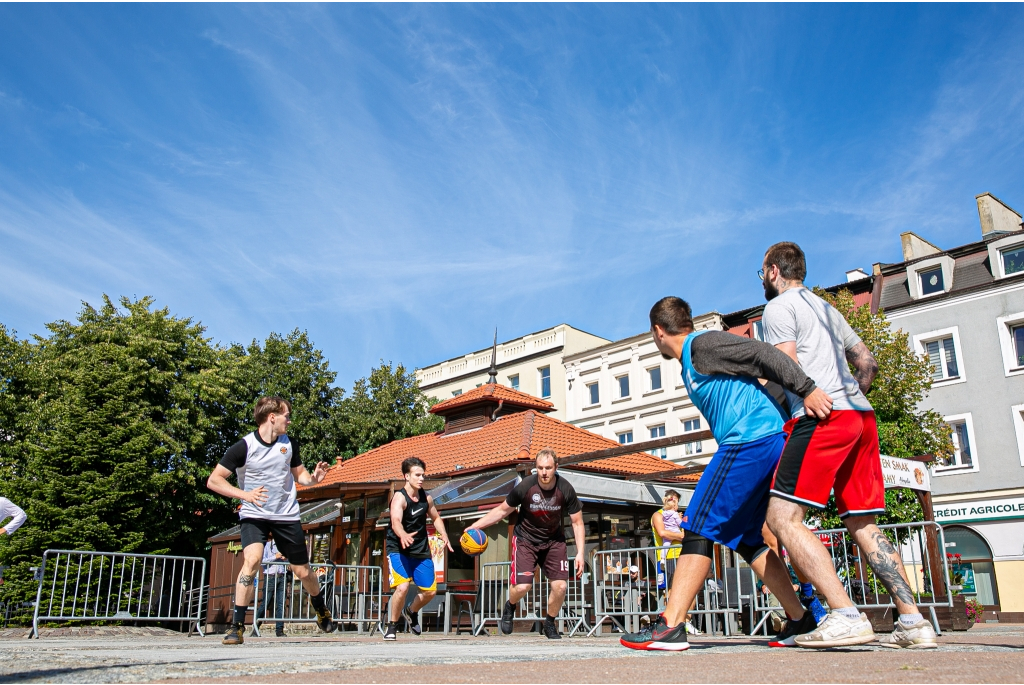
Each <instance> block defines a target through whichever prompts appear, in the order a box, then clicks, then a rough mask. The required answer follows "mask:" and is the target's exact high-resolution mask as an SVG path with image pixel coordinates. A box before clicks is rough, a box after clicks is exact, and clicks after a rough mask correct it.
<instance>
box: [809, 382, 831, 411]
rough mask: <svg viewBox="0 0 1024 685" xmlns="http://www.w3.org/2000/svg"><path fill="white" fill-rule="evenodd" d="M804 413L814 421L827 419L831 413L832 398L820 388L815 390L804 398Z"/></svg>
mask: <svg viewBox="0 0 1024 685" xmlns="http://www.w3.org/2000/svg"><path fill="white" fill-rule="evenodd" d="M804 411H806V412H807V414H808V415H810V416H813V417H814V418H816V419H827V418H828V415H829V414H831V413H832V398H831V397H829V396H828V393H826V392H825V391H824V390H822V389H821V388H815V389H814V391H813V392H811V394H810V395H808V396H807V397H805V398H804Z"/></svg>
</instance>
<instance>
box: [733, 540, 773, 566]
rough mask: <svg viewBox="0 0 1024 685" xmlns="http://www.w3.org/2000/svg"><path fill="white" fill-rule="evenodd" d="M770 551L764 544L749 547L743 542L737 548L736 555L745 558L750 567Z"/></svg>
mask: <svg viewBox="0 0 1024 685" xmlns="http://www.w3.org/2000/svg"><path fill="white" fill-rule="evenodd" d="M769 549H770V548H769V547H768V545H766V544H764V543H763V542H762V543H761V544H760V545H748V544H746V543H743V542H741V543H740V544H738V545H737V546H736V553H737V554H739V555H740V556H741V557H743V561H745V562H747V566H750V565H751V564H753V563H754V561H755V560H756V559H757V558H758V557H760V556H761V555H762V554H764V553H765V552H767V551H768V550H769Z"/></svg>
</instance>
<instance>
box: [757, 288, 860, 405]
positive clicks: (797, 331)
mask: <svg viewBox="0 0 1024 685" xmlns="http://www.w3.org/2000/svg"><path fill="white" fill-rule="evenodd" d="M761 323H762V325H763V326H764V339H765V342H768V343H771V344H772V345H778V344H780V343H785V342H795V343H796V357H797V359H798V360H800V366H801V367H802V368H803V370H804V373H806V374H807V375H808V376H810V377H811V379H812V380H813V381H814V384H815V385H817V386H818V387H819V388H821V389H822V390H824V391H825V392H827V393H828V394H829V396H830V397H831V398H832V409H834V410H839V409H856V410H858V411H871V404H870V403H869V402H868V399H867V398H866V397H864V393H862V392H861V391H860V385H859V384H858V383H857V379H856V378H854V377H853V374H852V373H850V366H849V364H848V363H847V361H846V350H849V349H851V348H853V346H854V345H856V344H857V343H859V342H860V341H861V340H860V337H859V336H858V335H857V334H856V333H854V331H853V329H852V328H850V324H848V323H846V319H844V318H843V315H842V314H840V313H839V312H838V311H836V309H835V307H833V306H832V305H830V304H829V303H827V302H825V300H823V299H821V298H820V297H818V296H817V295H815V294H814V293H812V292H811V291H810V290H808V289H807V288H792V289H791V290H787V291H786V292H784V293H782V294H781V295H779V296H778V297H776V298H775V299H774V300H772V301H771V302H769V303H768V305H767V306H766V307H765V308H764V316H763V317H762V319H761ZM786 396H787V397H788V399H789V407H790V409H791V410H792V412H793V416H794V417H797V416H803V415H804V403H803V400H802V399H801V398H800V397H799V396H797V395H794V394H793V393H791V392H789V391H788V390H787V391H786Z"/></svg>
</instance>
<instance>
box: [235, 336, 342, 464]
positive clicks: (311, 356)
mask: <svg viewBox="0 0 1024 685" xmlns="http://www.w3.org/2000/svg"><path fill="white" fill-rule="evenodd" d="M228 356H229V357H230V358H231V360H232V364H231V379H232V395H233V397H234V400H233V402H232V405H231V407H230V410H229V412H228V414H229V415H228V417H227V421H226V426H225V430H224V433H223V437H224V440H223V441H222V443H221V444H219V445H218V446H217V448H218V449H219V450H220V451H221V452H223V450H225V449H227V447H228V446H230V444H231V443H233V442H235V441H237V440H238V439H239V438H241V437H242V436H243V435H244V434H246V433H249V432H250V431H252V430H254V429H255V425H254V424H253V410H254V408H255V405H256V400H257V399H258V398H259V397H261V396H263V395H278V396H280V397H284V398H285V399H287V400H288V401H289V402H291V403H292V425H291V427H290V428H289V429H288V433H289V435H292V436H294V437H295V439H296V442H297V443H298V445H299V455H300V456H301V457H302V461H303V463H304V464H305V465H306V468H308V469H309V470H310V471H312V470H313V468H314V467H315V466H316V463H317V462H319V461H325V462H327V463H332V462H333V461H334V460H335V458H337V457H338V455H340V454H341V453H342V451H343V449H344V437H343V435H342V430H341V404H342V398H343V397H344V394H345V391H344V390H343V389H341V388H338V387H335V386H334V381H335V379H336V378H337V374H336V373H335V372H334V371H331V369H330V363H329V362H328V361H327V359H326V358H325V357H324V355H323V352H322V351H320V350H319V349H317V348H316V347H315V346H314V345H313V343H312V342H311V341H310V339H309V336H308V334H307V333H306V332H305V331H299V330H298V329H296V330H294V331H292V332H291V333H289V334H288V335H287V336H282V335H280V334H278V333H271V334H270V336H269V337H268V338H267V339H266V341H264V343H263V344H262V345H260V343H259V342H258V341H256V340H253V341H252V342H251V343H250V344H249V345H248V346H245V347H243V346H242V345H237V344H236V345H232V346H231V347H230V348H229V350H228Z"/></svg>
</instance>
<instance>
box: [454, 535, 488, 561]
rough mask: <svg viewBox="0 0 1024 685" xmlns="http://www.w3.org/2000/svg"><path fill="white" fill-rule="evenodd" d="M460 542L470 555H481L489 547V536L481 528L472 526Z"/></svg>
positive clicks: (463, 549) (464, 550)
mask: <svg viewBox="0 0 1024 685" xmlns="http://www.w3.org/2000/svg"><path fill="white" fill-rule="evenodd" d="M459 544H460V545H462V551H463V552H465V553H466V554H468V555H469V556H471V557H475V556H479V555H480V554H483V551H484V550H485V549H487V536H486V535H485V534H484V532H483V531H482V530H480V529H479V528H470V529H469V530H467V531H466V532H465V533H463V534H462V537H461V538H459Z"/></svg>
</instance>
